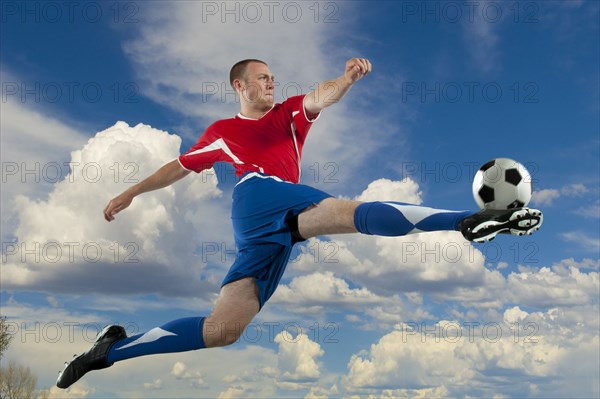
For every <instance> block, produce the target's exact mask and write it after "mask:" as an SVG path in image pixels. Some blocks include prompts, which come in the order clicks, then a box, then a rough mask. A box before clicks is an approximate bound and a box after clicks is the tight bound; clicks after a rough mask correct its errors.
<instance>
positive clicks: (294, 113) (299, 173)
mask: <svg viewBox="0 0 600 399" xmlns="http://www.w3.org/2000/svg"><path fill="white" fill-rule="evenodd" d="M299 113H300V111H294V112H292V123H291V125H290V128H291V129H292V138H293V139H294V149H295V150H296V159H297V160H298V180H300V176H301V175H302V168H301V167H300V152H299V151H298V142H297V141H296V122H295V121H294V118H295V117H296V115H298V114H299Z"/></svg>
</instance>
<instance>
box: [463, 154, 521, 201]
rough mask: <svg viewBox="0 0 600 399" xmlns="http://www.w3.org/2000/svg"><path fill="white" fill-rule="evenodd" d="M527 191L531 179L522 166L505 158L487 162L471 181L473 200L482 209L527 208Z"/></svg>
mask: <svg viewBox="0 0 600 399" xmlns="http://www.w3.org/2000/svg"><path fill="white" fill-rule="evenodd" d="M531 191H532V187H531V175H530V174H529V172H528V171H527V169H525V167H524V166H523V165H521V164H520V163H519V162H517V161H514V160H512V159H509V158H496V159H494V160H491V161H489V162H487V163H486V164H484V165H483V166H482V167H481V168H479V170H478V171H477V173H476V174H475V178H474V180H473V196H474V197H475V201H476V202H477V205H479V207H480V208H482V209H484V208H485V209H511V208H520V207H524V206H527V204H528V203H529V200H531Z"/></svg>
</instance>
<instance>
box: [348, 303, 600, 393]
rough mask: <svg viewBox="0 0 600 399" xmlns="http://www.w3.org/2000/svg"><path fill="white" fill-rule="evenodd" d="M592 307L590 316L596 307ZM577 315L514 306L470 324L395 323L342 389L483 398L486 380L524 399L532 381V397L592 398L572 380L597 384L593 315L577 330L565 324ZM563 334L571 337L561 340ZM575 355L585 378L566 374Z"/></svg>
mask: <svg viewBox="0 0 600 399" xmlns="http://www.w3.org/2000/svg"><path fill="white" fill-rule="evenodd" d="M593 309H595V310H596V312H597V310H598V306H597V305H596V306H594V307H593ZM593 309H590V311H593ZM577 313H580V310H574V311H569V312H557V311H555V310H550V311H548V312H540V313H532V314H528V313H527V312H524V311H522V310H521V309H519V308H518V307H515V308H512V309H509V310H507V311H506V312H505V315H504V320H497V321H493V322H487V323H480V324H477V325H476V324H473V323H471V324H466V323H461V322H459V321H444V320H441V321H439V322H437V323H435V324H434V325H430V326H427V327H425V326H424V325H398V326H396V328H395V329H394V331H392V332H390V333H388V334H386V335H384V336H383V337H382V338H381V339H380V340H379V341H378V342H376V343H375V344H373V345H372V346H371V348H370V349H369V350H368V351H363V352H361V353H359V354H355V355H353V356H352V358H351V359H350V361H349V363H348V374H347V375H346V377H345V378H344V386H345V387H346V389H347V391H348V392H349V393H363V394H365V393H371V392H381V391H379V390H380V389H386V388H388V387H390V386H395V387H399V388H400V387H411V388H413V389H440V390H444V391H445V392H446V394H445V396H466V395H468V396H472V395H475V396H479V397H491V396H492V394H494V393H495V392H496V389H497V386H495V387H494V384H492V385H490V382H491V381H495V384H498V383H502V381H511V384H510V386H505V389H503V394H505V395H509V396H523V395H527V394H529V392H530V390H531V389H532V388H535V387H533V386H532V385H531V382H532V381H536V383H535V385H536V387H537V389H539V394H540V396H545V395H548V394H550V393H552V394H554V395H556V394H559V396H561V395H567V396H571V395H573V393H574V392H578V395H582V396H589V395H593V393H594V390H595V391H596V392H597V388H594V387H593V384H586V386H584V387H582V386H580V385H579V384H580V382H579V381H583V380H584V379H585V378H592V379H593V380H594V381H596V382H597V381H598V377H597V375H598V364H597V361H596V364H595V365H593V364H592V363H593V362H594V360H593V359H596V360H597V357H598V353H599V350H598V343H599V341H598V337H597V334H596V329H597V326H598V315H597V314H596V315H595V316H592V320H590V321H591V323H590V324H589V325H588V326H586V327H584V328H582V327H581V325H578V324H577V323H575V324H571V323H572V321H571V322H569V321H567V320H566V319H565V318H566V317H565V316H567V315H569V314H570V315H573V314H577ZM590 315H591V313H590ZM565 335H568V336H570V337H571V339H569V340H568V341H567V340H565V339H564V337H565ZM594 345H595V346H596V347H595V348H594V349H592V348H593V347H594ZM590 349H591V351H590V352H589V353H584V351H585V350H590ZM575 354H577V355H581V356H582V359H581V360H582V362H583V363H584V364H585V365H586V367H587V368H585V369H584V371H583V375H585V377H583V376H580V375H578V373H580V372H582V367H578V368H577V370H566V368H567V367H568V365H569V364H570V362H571V361H572V358H573V356H574V355H575ZM556 376H561V378H559V379H558V380H556ZM578 395H575V396H578Z"/></svg>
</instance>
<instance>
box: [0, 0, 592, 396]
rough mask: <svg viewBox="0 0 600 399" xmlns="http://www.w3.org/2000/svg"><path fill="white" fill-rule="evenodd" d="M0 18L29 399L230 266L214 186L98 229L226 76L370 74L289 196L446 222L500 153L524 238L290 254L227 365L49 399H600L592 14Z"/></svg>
mask: <svg viewBox="0 0 600 399" xmlns="http://www.w3.org/2000/svg"><path fill="white" fill-rule="evenodd" d="M1 7H2V8H1V18H2V28H1V29H2V32H1V33H2V34H1V39H0V40H1V54H0V55H1V60H0V67H1V72H2V76H1V80H2V100H1V103H0V106H1V109H0V112H1V115H0V116H1V122H2V126H1V133H2V135H1V140H2V150H1V151H2V211H1V217H2V243H3V245H2V254H3V259H2V286H1V291H0V305H1V313H2V315H3V316H6V317H7V318H8V321H9V322H10V323H11V324H10V326H11V328H12V330H11V331H12V332H13V333H14V337H15V339H14V340H13V344H12V346H11V349H10V350H9V352H8V353H7V355H6V356H5V357H3V360H2V362H3V366H4V365H5V363H6V362H7V361H8V360H15V361H17V362H19V363H22V364H25V365H28V366H30V367H31V368H32V370H33V371H34V372H35V373H36V374H37V376H38V387H39V388H40V389H49V388H50V387H51V386H52V385H53V382H54V380H55V377H56V372H57V371H58V370H59V369H60V368H61V365H62V363H63V362H64V361H65V360H67V359H68V358H69V356H70V354H72V353H76V352H81V351H83V350H85V348H86V347H87V346H88V345H89V340H90V339H91V338H93V335H94V333H95V331H97V329H98V328H99V327H101V326H102V325H104V324H107V323H113V322H119V323H123V324H124V325H126V326H127V328H128V331H129V332H130V333H133V332H136V331H138V332H139V331H143V330H146V329H149V328H152V327H154V326H156V325H160V324H163V323H164V322H166V321H169V320H171V319H174V318H177V317H183V316H187V315H195V314H200V315H203V314H207V313H208V312H210V309H211V308H212V305H213V303H214V300H215V298H216V294H217V293H218V287H219V283H220V281H221V279H222V278H223V276H224V275H225V273H226V270H227V268H228V266H229V265H230V264H231V262H232V261H233V259H234V254H233V249H234V244H233V239H232V234H231V226H230V221H229V212H230V203H229V201H230V200H229V199H230V194H231V189H232V186H233V184H234V179H233V178H232V173H231V168H230V167H228V166H223V165H219V166H218V167H217V168H216V170H215V171H214V172H211V171H209V172H205V173H204V174H202V175H198V176H190V177H188V178H186V180H184V181H183V182H179V183H177V184H176V185H174V186H173V187H171V188H168V189H165V190H161V191H160V192H154V193H149V194H146V195H144V196H142V197H139V198H137V199H136V203H134V205H133V206H132V207H131V208H130V209H128V210H127V211H126V212H124V213H123V214H120V215H119V218H118V220H117V221H116V222H113V223H111V224H110V225H109V224H107V223H106V222H104V221H103V220H102V218H101V210H102V209H103V208H104V206H105V205H106V202H107V201H108V200H109V199H110V198H112V197H114V196H115V195H117V194H118V193H119V192H120V191H122V190H124V189H125V188H126V187H128V186H130V185H131V184H133V183H135V182H136V181H139V180H140V179H142V178H143V177H145V176H147V175H148V174H150V173H152V172H153V171H154V170H155V169H157V168H158V167H160V166H161V165H162V164H164V163H166V162H168V161H169V160H171V159H173V158H175V157H176V156H177V155H178V154H179V153H180V152H182V151H185V150H187V149H188V148H189V147H190V146H191V145H193V143H194V142H195V141H196V140H197V138H198V136H199V135H200V134H201V132H202V131H203V129H204V128H205V127H206V126H207V125H208V124H210V123H211V122H212V121H214V120H216V119H219V118H226V117H230V116H232V115H235V113H237V112H238V104H237V103H236V101H235V98H234V96H233V95H232V93H231V89H229V88H228V83H227V80H228V71H229V67H230V66H231V65H232V64H233V63H234V62H236V61H238V60H240V59H244V58H249V57H252V58H261V59H264V60H265V61H267V62H268V63H269V65H270V66H271V69H272V70H273V71H274V73H275V75H276V78H277V80H278V81H279V84H278V86H277V88H276V98H277V100H280V101H281V100H283V99H284V98H285V97H286V95H293V94H296V93H298V92H307V91H309V90H310V89H311V87H313V88H314V85H315V84H316V83H317V82H319V81H321V80H324V79H331V78H335V77H337V76H339V75H340V74H341V73H342V71H343V67H344V62H345V61H346V60H347V59H349V58H351V57H354V56H360V57H366V58H369V59H370V60H371V62H372V64H373V73H372V74H371V75H369V76H367V77H366V78H365V79H363V80H362V81H360V82H358V83H357V84H356V86H355V87H354V88H353V89H352V90H351V92H350V93H349V94H348V96H347V97H346V98H344V100H343V101H342V102H341V103H339V104H337V105H335V106H334V107H331V108H330V109H328V110H326V111H325V112H324V113H323V115H322V116H321V118H320V119H319V121H318V123H316V124H315V126H314V127H313V129H312V130H311V133H310V135H309V138H308V141H307V144H306V146H305V151H304V157H303V172H302V176H303V177H302V182H303V183H305V184H310V185H313V186H316V187H319V188H321V189H324V190H326V191H328V192H330V193H332V194H334V195H336V196H340V197H345V198H357V199H361V200H376V199H383V200H398V201H406V202H414V203H420V204H424V205H428V206H433V207H439V208H447V209H470V208H474V207H475V206H476V205H475V202H474V201H473V198H472V194H471V181H472V178H473V175H474V173H475V171H476V169H477V167H478V166H479V165H481V164H483V163H485V162H487V161H488V160H490V159H493V158H496V157H510V158H513V159H516V160H518V161H520V162H522V163H523V164H525V165H526V166H527V167H528V169H529V170H530V172H531V173H532V176H533V179H534V191H535V193H534V198H533V201H532V203H531V205H532V206H535V207H538V208H540V209H542V210H543V211H544V214H545V222H544V226H543V228H542V229H541V230H540V231H539V232H537V233H536V234H535V235H534V236H532V237H527V238H520V239H516V238H510V237H499V238H498V239H497V240H495V241H493V242H491V243H488V244H483V245H471V244H469V243H467V242H466V241H464V239H462V237H461V236H460V235H458V234H457V233H452V232H442V233H432V234H427V235H418V236H411V237H406V238H376V237H364V236H331V237H322V238H319V239H312V240H310V241H309V242H308V243H306V244H305V245H303V246H299V247H298V252H297V256H296V257H295V258H294V260H293V262H292V263H290V265H289V266H288V269H287V272H286V275H285V277H284V279H283V281H282V285H281V286H280V288H279V289H278V291H277V293H276V295H275V296H274V297H273V298H272V300H271V301H270V302H269V304H268V305H267V306H266V307H265V308H264V309H263V311H261V313H260V314H259V316H258V317H257V319H256V320H255V321H254V322H253V324H252V325H251V327H250V328H249V329H248V330H247V333H246V334H245V335H244V337H243V338H242V340H241V342H239V343H237V344H236V345H235V346H232V347H230V348H226V349H213V350H210V351H200V352H197V353H196V352H194V353H186V354H176V355H164V356H156V357H146V358H142V359H136V360H132V361H130V362H127V363H121V364H117V365H115V366H114V367H113V368H111V369H108V370H106V371H103V372H98V373H93V374H90V375H89V376H86V377H85V378H84V379H83V380H82V381H81V382H80V383H78V384H76V385H75V386H74V387H73V388H71V390H70V391H68V392H59V391H56V390H50V391H49V395H50V397H65V395H67V396H68V397H90V398H94V397H103V398H104V397H140V396H143V397H218V396H220V397H313V398H316V397H323V398H324V397H330V398H333V397H348V398H350V397H374V398H375V397H377V398H379V397H382V398H383V397H385V398H388V397H414V396H419V395H421V396H429V397H431V396H435V397H466V396H475V397H477V396H489V397H491V396H494V395H498V397H509V396H512V397H514V396H519V397H549V396H552V397H591V396H598V394H599V391H600V388H599V384H600V380H599V379H598V375H599V371H600V365H599V363H598V358H599V348H600V341H599V337H598V329H599V318H598V313H599V312H598V310H599V309H598V306H599V305H598V296H599V278H598V269H599V261H598V254H599V251H600V226H599V217H600V210H599V209H600V199H599V189H598V187H599V178H600V164H599V161H598V159H599V158H600V137H599V132H600V125H599V114H600V91H599V86H600V79H599V74H598V70H599V66H600V61H599V54H600V48H599V39H598V38H599V27H598V20H599V18H598V17H599V5H598V3H597V2H594V1H567V2H554V1H544V2H535V1H531V2H529V1H522V2H483V1H482V2H436V1H431V2H412V1H406V2H384V1H372V2H341V1H323V2H227V3H223V2H200V1H198V2H183V1H181V2H179V1H174V2H168V3H167V2H159V1H157V2H137V1H133V2H38V1H31V2H11V1H7V2H3V3H2V5H1ZM217 176H218V177H219V179H217ZM300 331H302V332H301V333H300ZM498 333H499V334H498ZM33 356H35V358H36V359H38V358H39V359H43V360H41V361H37V360H36V362H33V361H32V360H31V359H32V358H33ZM559 376H560V377H561V378H558V377H559Z"/></svg>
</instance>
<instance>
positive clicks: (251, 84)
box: [229, 59, 275, 110]
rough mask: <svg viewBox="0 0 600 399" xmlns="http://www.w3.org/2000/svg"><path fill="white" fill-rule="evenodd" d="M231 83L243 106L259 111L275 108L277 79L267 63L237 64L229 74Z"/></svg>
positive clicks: (244, 61)
mask: <svg viewBox="0 0 600 399" xmlns="http://www.w3.org/2000/svg"><path fill="white" fill-rule="evenodd" d="M229 82H230V83H231V87H233V89H234V90H235V91H236V92H237V93H238V94H239V96H240V101H241V102H242V104H244V103H245V104H247V105H249V106H251V107H252V108H255V109H259V110H268V109H270V108H271V107H272V106H273V92H274V82H275V77H274V76H273V73H272V72H271V70H270V69H269V66H268V65H267V63H266V62H264V61H261V60H256V59H247V60H243V61H239V62H237V63H236V64H235V65H234V66H233V67H232V68H231V71H230V72H229Z"/></svg>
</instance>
